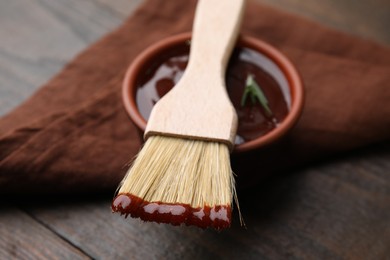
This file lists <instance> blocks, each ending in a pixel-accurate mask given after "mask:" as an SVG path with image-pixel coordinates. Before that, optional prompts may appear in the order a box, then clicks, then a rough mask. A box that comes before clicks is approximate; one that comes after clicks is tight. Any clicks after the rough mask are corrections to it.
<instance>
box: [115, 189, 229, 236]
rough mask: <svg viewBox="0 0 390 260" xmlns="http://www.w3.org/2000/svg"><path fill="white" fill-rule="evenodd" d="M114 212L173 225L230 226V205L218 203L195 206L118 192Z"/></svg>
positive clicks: (217, 227)
mask: <svg viewBox="0 0 390 260" xmlns="http://www.w3.org/2000/svg"><path fill="white" fill-rule="evenodd" d="M111 208H112V211H113V212H119V213H120V214H121V215H125V217H127V216H128V215H130V216H131V217H133V218H140V219H142V220H144V221H153V222H157V223H168V224H172V225H175V226H177V225H181V224H186V225H194V226H198V227H201V228H207V227H212V228H215V229H217V230H222V229H225V228H228V227H230V222H231V208H230V206H224V205H218V206H215V207H208V206H205V207H203V208H201V207H199V208H193V207H191V206H190V205H186V204H172V203H163V202H148V201H144V200H143V199H141V198H139V197H136V196H134V195H132V194H118V195H117V196H116V197H115V199H114V200H113V202H112V205H111Z"/></svg>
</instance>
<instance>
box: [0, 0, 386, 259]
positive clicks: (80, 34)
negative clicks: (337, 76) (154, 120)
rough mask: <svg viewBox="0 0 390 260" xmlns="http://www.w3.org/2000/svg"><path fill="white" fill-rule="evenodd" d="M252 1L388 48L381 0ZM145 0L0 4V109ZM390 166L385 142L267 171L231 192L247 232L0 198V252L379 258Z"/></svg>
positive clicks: (86, 201) (7, 255)
mask: <svg viewBox="0 0 390 260" xmlns="http://www.w3.org/2000/svg"><path fill="white" fill-rule="evenodd" d="M255 1H258V2H261V3H265V4H269V5H271V6H274V7H276V8H279V9H283V10H286V11H289V12H292V13H297V14H299V15H302V16H305V17H307V18H309V19H312V20H316V21H318V22H319V23H322V24H324V25H327V26H329V27H332V28H336V29H339V30H341V31H344V32H347V33H350V34H354V35H358V36H360V37H363V38H367V39H372V40H374V41H378V42H381V43H383V44H385V45H390V30H389V26H390V1H388V0H370V1H356V0H321V1H312V0H255ZM143 2H144V1H142V0H0V116H2V115H4V114H5V113H7V112H8V111H10V110H11V109H12V108H14V107H15V106H17V105H18V104H20V103H21V102H22V101H23V100H25V99H26V98H28V97H29V96H30V95H31V94H32V93H33V92H34V91H35V90H37V89H38V87H39V86H41V85H42V84H44V83H45V82H47V81H48V80H49V79H50V78H51V77H53V76H54V75H55V74H56V73H57V72H59V71H60V70H61V68H63V67H64V65H65V64H67V63H68V62H69V61H70V60H71V59H72V58H73V57H74V56H75V55H77V54H78V53H79V52H80V51H82V50H83V49H85V48H87V47H88V46H89V45H90V44H91V43H93V42H94V41H96V40H98V39H99V38H100V37H102V36H103V35H105V34H106V33H108V32H110V31H111V30H113V29H115V28H116V27H117V26H118V25H120V24H121V23H122V22H123V21H124V20H125V19H126V18H127V17H128V16H129V15H130V14H131V13H132V12H133V11H134V10H135V9H136V8H137V6H139V5H140V4H142V3H143ZM162 2H163V1H162ZM389 169H390V152H389V145H388V144H387V145H386V144H383V145H377V146H375V147H368V148H367V149H364V150H360V151H357V152H355V153H351V154H350V155H348V156H346V157H344V158H341V159H336V160H334V161H331V162H327V163H323V164H319V165H312V166H308V167H307V168H305V169H302V170H300V171H299V172H295V173H293V174H290V175H288V176H279V177H277V178H276V177H275V178H272V177H271V178H270V179H268V180H266V181H265V182H264V183H262V184H261V185H260V186H259V187H257V189H256V190H249V191H247V192H246V193H242V194H240V199H241V202H242V208H243V211H244V212H245V215H244V217H245V220H246V222H247V225H248V227H249V228H248V229H247V230H246V229H243V228H241V227H240V226H239V224H238V223H237V222H238V221H235V223H234V225H233V227H232V229H230V230H229V231H226V232H223V233H221V234H219V233H217V232H214V231H210V230H200V229H196V228H192V227H191V228H182V229H180V228H175V227H171V226H169V225H158V224H154V223H152V224H148V225H140V222H139V221H138V220H133V219H126V220H125V219H123V218H120V217H119V216H116V215H112V214H111V213H110V198H111V197H110V196H111V195H112V194H109V195H106V194H103V195H102V196H93V197H92V198H80V199H79V200H78V201H76V202H75V200H74V199H73V200H67V199H66V198H65V199H63V198H52V199H51V200H50V199H49V200H46V201H44V202H41V201H40V200H39V199H35V200H32V202H31V201H29V198H26V201H27V202H29V203H26V202H21V201H19V202H18V203H14V202H13V201H12V200H11V198H5V199H4V198H3V201H6V203H5V204H6V205H2V204H0V259H17V258H24V259H28V258H37V259H42V258H48V259H54V258H58V259H91V258H92V259H151V258H153V259H161V258H164V259H165V258H170V259H220V258H224V259H230V258H232V259H235V258H242V259H290V258H292V259H385V258H386V255H387V257H389V255H390V249H389V248H390V247H389V241H390V227H389V222H388V220H389V219H390V212H389V207H388V206H389V205H390V200H389V197H390V188H389V182H388V173H389V171H390V170H389ZM322 185H324V187H326V188H324V189H323V190H322V189H318V188H317V187H321V186H322ZM254 198H255V200H256V201H257V204H256V205H252V204H251V199H254ZM386 205H387V206H386ZM343 207H344V208H343ZM340 209H341V211H339V210H340ZM367 209H369V210H370V212H368V211H367ZM327 212H333V213H334V214H333V215H331V216H330V215H327ZM235 219H236V220H237V219H238V216H235ZM323 223H326V224H327V226H326V225H324V224H323ZM350 223H353V225H352V224H351V225H350ZM371 223H376V225H375V226H373V225H371Z"/></svg>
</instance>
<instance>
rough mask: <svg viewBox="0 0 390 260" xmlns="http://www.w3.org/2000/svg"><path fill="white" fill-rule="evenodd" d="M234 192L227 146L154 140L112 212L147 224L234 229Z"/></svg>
mask: <svg viewBox="0 0 390 260" xmlns="http://www.w3.org/2000/svg"><path fill="white" fill-rule="evenodd" d="M234 194H235V190H234V177H233V173H232V170H231V168H230V160H229V149H228V147H227V146H226V145H225V144H222V143H217V142H208V141H199V140H189V139H181V138H173V137H163V136H151V137H149V138H148V140H147V141H146V143H145V145H144V147H143V148H142V150H141V151H140V153H139V154H138V156H137V158H136V159H135V161H134V162H133V165H132V166H131V168H130V169H129V171H128V173H127V175H126V176H125V178H124V179H123V181H122V183H121V185H120V188H119V192H118V196H117V197H116V199H115V200H114V202H113V205H112V208H113V211H118V212H120V213H123V214H126V216H127V215H129V214H130V215H131V216H132V217H139V218H141V219H143V220H147V221H155V222H164V223H171V224H174V225H179V224H181V223H185V224H187V225H197V226H200V227H208V226H211V227H214V228H216V229H222V228H226V227H229V226H230V220H231V206H232V200H233V195H234Z"/></svg>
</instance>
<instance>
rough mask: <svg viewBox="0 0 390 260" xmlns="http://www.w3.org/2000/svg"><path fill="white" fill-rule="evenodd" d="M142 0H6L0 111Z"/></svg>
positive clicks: (0, 8)
mask: <svg viewBox="0 0 390 260" xmlns="http://www.w3.org/2000/svg"><path fill="white" fill-rule="evenodd" d="M140 2H141V0H132V1H124V0H114V1H108V0H85V1H77V0H56V1H51V0H33V1H30V0H15V1H6V2H1V3H0V39H1V41H0V61H1V62H0V97H1V98H0V115H3V114H5V113H6V112H7V111H10V110H11V109H12V108H13V107H15V106H16V105H18V104H19V103H20V102H22V101H23V100H25V99H26V98H28V97H29V96H30V95H31V94H32V93H33V92H34V91H35V90H36V89H37V88H38V87H39V86H40V85H42V84H43V83H45V82H46V81H47V80H48V79H50V78H51V77H52V76H53V75H54V74H56V73H57V72H58V71H59V70H60V69H62V68H63V66H64V65H65V64H66V63H67V62H68V61H69V60H70V59H72V58H73V57H74V56H75V55H76V54H77V53H79V52H80V51H81V50H83V49H84V48H86V47H87V46H88V45H89V44H91V43H92V42H94V41H96V40H97V39H99V38H100V37H101V36H103V35H104V34H105V33H106V32H108V31H110V30H113V29H114V28H115V27H116V26H118V25H119V24H120V23H121V22H122V21H123V20H124V19H125V17H126V16H127V15H129V14H130V13H131V12H132V11H133V10H134V9H135V8H136V7H137V6H138V5H139V3H140Z"/></svg>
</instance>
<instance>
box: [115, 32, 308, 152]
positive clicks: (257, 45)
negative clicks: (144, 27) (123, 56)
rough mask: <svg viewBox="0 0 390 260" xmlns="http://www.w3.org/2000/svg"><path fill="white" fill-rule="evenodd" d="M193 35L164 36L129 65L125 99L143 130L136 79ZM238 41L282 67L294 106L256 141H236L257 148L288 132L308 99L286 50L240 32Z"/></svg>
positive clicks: (238, 147) (242, 146)
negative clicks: (160, 56)
mask: <svg viewBox="0 0 390 260" xmlns="http://www.w3.org/2000/svg"><path fill="white" fill-rule="evenodd" d="M190 38H191V32H186V33H181V34H177V35H173V36H170V37H167V38H165V39H162V40H160V41H158V42H156V43H155V44H153V45H151V46H149V47H148V48H146V49H145V50H144V51H142V52H141V53H140V54H139V55H137V57H136V58H135V59H134V61H133V62H132V63H131V64H130V66H129V67H128V69H127V71H126V75H125V78H124V81H123V85H122V100H123V103H124V106H125V109H126V111H127V113H128V115H129V116H130V118H131V120H132V121H133V122H134V123H135V124H136V126H137V127H138V128H139V129H140V130H142V131H145V128H146V123H147V122H146V120H145V119H144V118H143V117H142V115H141V114H140V112H139V110H138V106H137V103H136V84H135V83H136V81H137V76H138V75H139V73H141V70H142V69H143V67H144V65H145V64H146V63H147V62H148V61H150V60H151V59H152V58H153V57H155V56H156V55H157V54H158V53H160V52H161V51H163V50H165V49H167V48H170V47H171V46H175V45H177V44H180V43H182V42H185V41H187V40H189V39H190ZM238 45H240V46H245V47H249V48H251V49H254V50H256V51H258V52H260V53H262V54H263V55H265V56H267V57H268V58H269V59H271V60H272V61H273V62H274V63H275V64H276V65H277V66H278V67H279V69H280V70H281V71H282V73H283V74H284V76H285V77H286V79H287V81H288V85H289V87H290V92H291V107H290V111H289V113H288V115H287V116H286V118H285V119H284V120H283V121H282V122H281V123H280V125H279V126H278V127H277V128H275V129H274V130H272V131H271V132H269V133H267V134H266V135H263V136H260V137H258V138H256V139H254V140H252V141H248V142H245V143H243V144H240V145H236V146H235V147H234V150H233V153H241V152H246V151H251V150H255V149H258V148H259V147H262V146H265V145H268V144H270V143H272V142H274V141H276V140H278V139H279V138H281V137H282V136H284V135H285V134H286V133H287V132H288V131H289V130H290V129H291V128H292V127H293V126H294V124H295V123H296V122H297V121H298V119H299V117H300V115H301V113H302V108H303V103H304V88H303V83H302V79H301V76H300V74H299V72H298V71H297V69H296V67H295V66H294V65H293V64H292V62H291V61H290V60H289V59H288V58H287V57H286V56H285V55H284V54H282V53H281V52H280V51H279V50H277V49H276V48H275V47H273V46H271V45H270V44H268V43H266V42H264V41H262V40H260V39H257V38H254V37H251V36H245V35H240V37H239V39H238Z"/></svg>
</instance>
